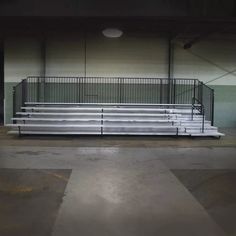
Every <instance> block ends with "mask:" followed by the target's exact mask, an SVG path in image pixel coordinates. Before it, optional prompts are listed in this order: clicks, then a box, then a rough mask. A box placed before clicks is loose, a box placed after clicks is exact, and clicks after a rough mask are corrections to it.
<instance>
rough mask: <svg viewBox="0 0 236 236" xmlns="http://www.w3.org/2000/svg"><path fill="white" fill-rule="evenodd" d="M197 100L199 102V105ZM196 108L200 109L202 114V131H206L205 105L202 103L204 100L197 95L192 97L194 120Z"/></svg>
mask: <svg viewBox="0 0 236 236" xmlns="http://www.w3.org/2000/svg"><path fill="white" fill-rule="evenodd" d="M195 102H197V105H196V103H195ZM199 105H200V106H199ZM194 109H196V110H198V111H199V112H200V114H201V115H202V133H204V131H205V107H204V105H203V104H202V102H201V101H200V100H199V99H197V98H195V97H193V98H192V120H193V111H194Z"/></svg>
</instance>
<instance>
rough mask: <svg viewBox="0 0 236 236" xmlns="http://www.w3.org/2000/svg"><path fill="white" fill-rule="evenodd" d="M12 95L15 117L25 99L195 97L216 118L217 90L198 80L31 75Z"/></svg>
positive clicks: (182, 100)
mask: <svg viewBox="0 0 236 236" xmlns="http://www.w3.org/2000/svg"><path fill="white" fill-rule="evenodd" d="M13 96H14V98H13V103H14V104H13V114H14V116H16V112H18V111H20V110H21V107H22V106H24V104H25V102H47V103H119V104H127V103H129V104H130V103H134V104H192V98H196V99H198V100H199V101H200V102H201V103H202V104H203V105H204V107H205V116H206V118H207V119H208V120H210V121H211V122H212V124H213V120H214V91H213V90H212V89H211V88H209V87H208V86H206V85H205V84H203V83H202V82H200V81H199V80H197V79H179V78H176V79H168V78H124V77H58V76H50V77H41V76H29V77H27V78H26V79H24V80H22V82H21V83H19V84H18V85H17V86H15V87H14V91H13Z"/></svg>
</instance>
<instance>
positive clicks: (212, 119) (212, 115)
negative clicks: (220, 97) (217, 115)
mask: <svg viewBox="0 0 236 236" xmlns="http://www.w3.org/2000/svg"><path fill="white" fill-rule="evenodd" d="M214 110H215V93H214V90H213V89H212V90H211V125H212V126H213V125H214V112H215V111H214Z"/></svg>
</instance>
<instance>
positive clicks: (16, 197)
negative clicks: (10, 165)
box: [0, 169, 71, 236]
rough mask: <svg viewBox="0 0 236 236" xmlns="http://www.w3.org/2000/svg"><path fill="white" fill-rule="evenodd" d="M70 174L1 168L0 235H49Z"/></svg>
mask: <svg viewBox="0 0 236 236" xmlns="http://www.w3.org/2000/svg"><path fill="white" fill-rule="evenodd" d="M70 173H71V170H29V169H28V170H22V169H0V235H4V236H16V235H17V236H26V235H34V236H47V235H48V236H49V235H51V230H52V226H53V223H54V221H55V219H56V216H57V212H58V209H59V206H60V204H61V202H62V197H63V195H64V191H65V187H66V184H67V182H68V179H69V177H70Z"/></svg>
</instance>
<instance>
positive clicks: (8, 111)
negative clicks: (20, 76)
mask: <svg viewBox="0 0 236 236" xmlns="http://www.w3.org/2000/svg"><path fill="white" fill-rule="evenodd" d="M16 84H17V82H9V83H5V85H4V93H5V124H9V123H12V122H11V118H12V116H13V115H12V114H13V96H12V94H13V87H14V86H15V85H16Z"/></svg>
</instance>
